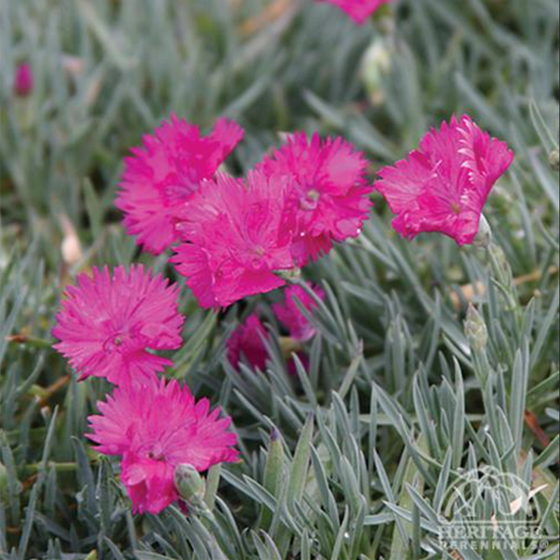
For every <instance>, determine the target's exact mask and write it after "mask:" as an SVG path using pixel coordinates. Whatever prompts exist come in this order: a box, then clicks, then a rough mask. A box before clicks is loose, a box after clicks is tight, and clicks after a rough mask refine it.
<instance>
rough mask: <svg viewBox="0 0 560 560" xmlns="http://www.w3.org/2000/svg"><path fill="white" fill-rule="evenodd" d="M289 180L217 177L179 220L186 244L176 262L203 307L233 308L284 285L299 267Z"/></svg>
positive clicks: (259, 175)
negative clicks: (285, 275) (286, 275)
mask: <svg viewBox="0 0 560 560" xmlns="http://www.w3.org/2000/svg"><path fill="white" fill-rule="evenodd" d="M289 187H290V182H289V180H288V179H286V178H282V177H272V178H267V177H265V176H264V175H263V174H262V173H258V172H252V173H250V174H249V178H248V181H247V182H245V181H243V180H241V179H233V178H231V177H227V176H225V175H218V178H217V180H216V181H205V182H203V183H202V185H201V187H200V189H199V191H198V192H197V193H196V194H195V196H194V197H193V198H192V200H191V201H190V202H189V204H188V205H186V206H185V207H184V211H183V212H181V213H180V215H179V220H180V221H179V223H178V225H177V231H178V232H179V234H180V236H181V238H182V239H183V240H184V241H185V242H186V243H183V244H181V245H179V246H178V247H176V248H175V252H176V255H175V256H174V257H173V258H172V259H171V261H172V262H173V263H175V265H176V266H177V270H178V271H179V272H180V273H181V274H182V275H184V276H185V277H186V278H187V285H188V286H189V287H190V288H191V289H192V291H193V293H194V295H195V296H196V297H197V299H198V301H199V303H200V305H202V306H203V307H205V308H210V307H228V306H229V305H232V304H233V303H235V302H236V301H239V300H241V299H243V298H245V297H248V296H252V295H256V294H265V293H267V292H271V291H272V290H275V289H277V288H279V287H281V286H283V285H284V284H285V280H283V279H282V278H281V277H280V276H279V275H278V274H277V273H278V272H280V271H287V270H291V269H292V268H293V267H294V260H293V257H292V241H293V237H294V229H295V226H294V223H293V222H294V218H293V213H292V212H290V211H289V208H288V204H287V195H288V192H289Z"/></svg>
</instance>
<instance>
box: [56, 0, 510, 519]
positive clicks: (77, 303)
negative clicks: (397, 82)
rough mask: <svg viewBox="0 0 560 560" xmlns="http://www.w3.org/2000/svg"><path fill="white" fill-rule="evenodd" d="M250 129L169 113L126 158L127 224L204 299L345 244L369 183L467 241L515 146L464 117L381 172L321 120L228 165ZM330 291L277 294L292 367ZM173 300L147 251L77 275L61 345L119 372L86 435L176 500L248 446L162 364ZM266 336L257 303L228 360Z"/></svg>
mask: <svg viewBox="0 0 560 560" xmlns="http://www.w3.org/2000/svg"><path fill="white" fill-rule="evenodd" d="M378 3H379V2H375V3H374V4H378ZM339 4H341V3H339ZM343 4H344V5H348V6H349V5H353V3H352V2H348V3H343ZM372 7H373V4H372ZM370 9H371V7H370ZM357 13H358V12H356V13H355V15H356V14H357ZM242 137H243V131H242V130H241V128H240V127H239V126H238V125H237V124H236V123H233V122H229V121H226V120H223V119H222V120H219V121H218V122H217V124H216V126H215V128H214V130H213V132H212V133H211V134H210V135H208V136H206V137H203V136H202V135H201V133H200V130H199V128H198V127H196V126H194V125H191V124H189V123H187V122H186V121H184V120H180V119H178V118H176V117H172V119H171V121H170V122H167V123H164V124H163V125H162V126H161V127H160V128H159V129H158V130H156V133H155V135H154V136H146V137H145V138H144V147H143V148H138V149H135V150H133V156H132V157H130V158H128V159H127V160H126V161H125V171H124V177H123V181H122V183H121V191H120V193H119V195H118V199H117V205H118V207H119V208H120V209H121V210H123V212H124V225H125V227H126V229H127V231H128V232H129V233H130V234H131V235H134V236H136V238H137V242H138V243H139V244H140V245H142V246H143V247H144V249H146V250H148V251H150V252H152V253H155V254H158V253H161V252H162V251H164V250H165V249H167V248H169V247H171V246H173V250H174V255H173V256H172V258H171V262H172V263H173V264H174V265H175V266H176V268H177V270H178V271H179V273H181V274H182V275H183V276H185V278H186V284H187V286H188V287H189V288H190V289H191V291H192V293H193V294H194V295H195V297H196V298H197V299H198V301H199V303H200V305H201V306H202V307H204V308H214V309H217V308H223V307H228V306H230V305H232V304H234V303H235V302H237V301H239V300H242V299H244V298H246V297H249V296H253V295H257V294H267V293H269V292H272V291H274V290H277V289H279V288H283V287H285V286H286V283H287V279H288V278H289V277H290V276H291V275H293V274H294V273H295V272H296V271H298V270H299V269H300V268H301V267H304V266H306V265H307V264H309V263H310V262H311V261H314V260H316V259H318V258H319V257H320V256H321V255H323V254H326V253H328V252H329V251H330V250H331V249H332V248H333V246H334V244H335V243H342V242H344V241H345V240H347V239H349V238H354V237H356V236H358V235H359V234H360V231H361V229H362V227H363V225H364V222H365V221H366V220H367V219H368V215H369V212H370V209H371V202H370V198H369V197H370V193H371V192H372V190H373V189H376V190H377V191H379V192H380V193H381V194H382V195H383V196H384V197H385V198H386V199H387V201H388V203H389V206H390V208H391V210H392V211H393V212H394V213H395V214H396V218H395V220H394V221H393V226H394V228H395V230H396V231H397V232H398V233H400V234H401V235H403V236H405V237H407V238H409V239H413V238H414V237H416V236H417V235H418V234H420V233H422V232H440V233H442V234H445V235H447V236H449V237H452V238H453V239H455V240H456V242H457V243H458V244H459V245H465V244H471V243H473V242H474V241H475V238H476V236H477V234H478V233H479V228H480V223H481V220H482V210H483V207H484V205H485V203H486V200H487V198H488V196H489V194H490V191H491V190H492V188H493V186H494V185H495V183H496V182H497V180H498V179H499V178H500V177H501V176H502V175H503V174H504V173H505V172H506V170H507V169H508V168H509V166H510V165H511V163H512V161H513V153H512V152H511V151H510V150H509V149H508V147H507V146H506V144H505V143H503V142H500V141H499V140H497V139H495V138H491V137H490V135H489V134H487V133H485V132H483V131H482V130H481V129H480V128H479V127H478V126H477V125H476V124H475V123H474V122H473V120H472V119H471V118H470V117H468V116H463V117H461V118H460V119H457V118H453V119H452V120H451V122H450V123H443V124H442V126H441V128H440V129H439V130H435V129H433V130H431V131H430V132H429V133H428V134H427V135H426V136H425V137H424V138H423V139H422V141H421V143H420V147H419V148H418V149H417V150H415V151H413V152H411V154H410V156H409V158H408V159H407V160H404V161H400V162H398V163H396V164H395V165H394V166H392V167H386V168H384V169H382V170H381V171H380V172H379V176H380V179H379V180H378V181H377V182H376V183H375V185H370V184H369V183H368V182H367V180H366V170H367V167H368V164H367V161H366V159H365V157H364V155H363V154H362V153H360V152H358V151H356V150H355V149H354V148H353V146H352V145H351V144H349V143H348V142H346V141H344V140H342V139H341V138H335V139H327V140H325V141H322V140H321V139H320V138H319V136H318V135H317V134H315V135H313V136H311V137H308V136H306V135H305V134H303V133H295V134H293V135H291V136H289V137H288V138H287V141H286V142H285V144H284V145H283V146H282V147H281V148H279V149H278V150H276V151H273V152H271V153H269V154H267V155H266V156H265V157H264V159H263V160H262V161H261V162H260V163H259V164H258V165H257V166H256V168H255V169H254V170H253V171H251V172H249V173H248V175H247V177H246V179H239V178H233V177H230V176H229V175H226V174H225V173H220V172H218V168H219V167H220V165H221V164H222V163H223V161H224V159H225V158H226V157H227V156H228V154H229V153H230V152H231V151H232V150H233V149H234V147H235V146H236V145H237V143H238V142H239V141H240V140H241V138H242ZM324 298H325V293H324V292H323V290H321V289H320V288H318V287H316V286H313V285H312V284H308V285H307V286H305V285H303V284H297V285H291V286H288V287H287V288H286V289H285V292H284V300H283V301H281V302H280V303H276V304H274V305H273V306H272V309H273V311H274V314H275V316H276V319H277V321H278V323H279V324H280V325H281V328H282V329H283V330H284V331H285V332H284V334H285V335H286V336H283V337H281V339H280V341H279V342H280V346H281V348H282V349H283V350H284V351H285V352H284V353H285V356H286V358H288V370H289V371H291V372H295V369H296V368H295V364H294V360H293V359H292V356H293V354H294V353H296V354H297V355H298V357H299V358H300V359H301V361H302V362H303V363H304V364H305V363H306V361H307V357H306V355H305V353H304V345H305V343H306V342H308V341H310V340H311V339H312V338H313V337H314V336H315V334H316V331H315V328H314V326H313V324H312V323H311V321H310V315H312V314H313V312H314V311H315V310H316V308H317V307H318V306H319V305H320V304H321V301H322V300H323V299H324ZM177 299H178V288H177V286H175V285H171V284H169V282H168V281H167V280H165V279H164V278H163V277H162V276H161V275H159V274H154V273H152V272H151V271H150V270H146V269H144V267H143V266H141V265H133V266H131V267H130V268H129V269H128V270H127V269H126V268H125V267H124V266H118V267H116V268H115V269H114V270H113V271H112V272H111V271H110V270H109V269H108V268H107V267H105V268H103V269H101V270H99V269H93V271H92V275H91V276H89V275H87V274H80V275H79V276H78V278H77V283H76V285H75V286H69V287H68V288H67V290H66V293H65V299H64V301H63V303H62V306H61V310H60V312H59V313H58V315H57V324H56V326H55V328H54V329H53V335H54V336H55V337H56V338H57V339H59V342H58V343H57V344H55V348H56V349H57V350H58V351H59V352H60V353H61V354H62V355H63V356H65V357H66V358H67V359H68V361H69V363H70V365H71V366H72V367H73V368H74V369H75V370H76V372H77V373H78V374H79V375H80V380H83V379H86V378H88V377H90V376H95V377H101V378H105V379H106V380H107V381H109V382H110V383H112V384H114V385H115V386H116V387H115V389H114V391H113V393H112V394H111V395H110V396H109V397H108V398H107V400H106V401H105V402H100V403H99V405H98V407H99V412H100V414H98V415H94V416H91V417H90V419H89V421H90V426H91V429H92V430H93V432H92V433H91V434H89V435H88V437H89V438H91V439H92V440H93V441H94V442H95V443H96V444H97V450H98V451H99V452H100V453H104V454H106V455H118V456H121V457H122V462H121V480H122V482H123V484H124V485H125V487H126V488H127V491H128V494H129V496H130V498H131V500H132V502H133V505H134V509H135V511H136V512H139V513H142V512H150V513H158V512H160V511H161V510H162V509H164V508H165V507H167V506H168V505H169V504H171V503H173V502H175V501H176V500H177V499H178V497H179V494H178V489H177V486H176V473H177V472H179V473H180V472H183V471H185V472H191V471H193V470H194V471H199V472H200V471H205V470H207V469H208V468H209V467H211V466H212V465H215V464H217V463H221V462H232V461H236V460H237V457H238V452H237V451H236V450H235V445H236V442H237V438H236V436H235V434H234V433H233V432H231V431H230V430H229V426H230V423H231V420H230V419H229V418H227V417H221V416H220V411H219V409H215V410H213V411H210V404H209V402H208V401H207V400H206V399H203V400H201V401H199V402H196V401H195V399H194V397H193V396H192V394H191V393H190V391H189V389H188V388H187V387H185V386H183V387H181V386H180V385H179V384H178V383H177V382H176V381H171V382H167V381H166V380H165V379H164V378H161V379H160V378H159V377H158V374H159V373H162V372H163V371H164V370H165V368H166V367H167V366H171V365H172V364H173V363H172V361H171V360H170V359H169V358H167V357H165V356H161V355H159V353H160V352H162V351H170V350H176V349H178V348H179V347H180V346H181V344H182V337H181V330H182V326H183V322H184V317H183V316H182V315H180V313H179V310H178V301H177ZM270 337H271V335H270V333H269V332H268V331H267V329H266V328H265V326H264V325H263V323H262V322H261V319H260V318H259V315H258V314H257V313H255V314H253V315H250V316H249V317H248V318H247V319H246V321H245V322H244V323H243V324H242V325H240V326H239V327H238V328H237V329H236V330H235V332H234V333H233V335H232V336H231V337H230V339H229V340H228V343H227V351H228V358H229V361H230V363H231V365H232V366H233V367H234V368H236V369H239V367H240V365H241V364H242V363H244V362H245V363H247V364H248V365H250V366H252V367H253V368H255V369H260V370H264V369H265V368H266V361H267V357H268V345H269V343H270V342H271V338H270ZM194 471H193V472H194ZM179 478H180V477H179Z"/></svg>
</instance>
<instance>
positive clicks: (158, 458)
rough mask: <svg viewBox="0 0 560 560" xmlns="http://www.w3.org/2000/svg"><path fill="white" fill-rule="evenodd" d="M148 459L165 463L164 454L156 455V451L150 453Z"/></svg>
mask: <svg viewBox="0 0 560 560" xmlns="http://www.w3.org/2000/svg"><path fill="white" fill-rule="evenodd" d="M148 459H151V460H152V461H165V457H164V455H163V453H156V452H155V451H148Z"/></svg>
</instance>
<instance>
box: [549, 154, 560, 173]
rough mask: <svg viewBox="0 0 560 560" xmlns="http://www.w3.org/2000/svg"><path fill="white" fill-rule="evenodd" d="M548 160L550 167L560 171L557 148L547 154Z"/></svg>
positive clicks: (559, 157) (559, 156) (559, 158)
mask: <svg viewBox="0 0 560 560" xmlns="http://www.w3.org/2000/svg"><path fill="white" fill-rule="evenodd" d="M548 161H549V163H550V167H552V169H554V171H560V152H559V151H558V150H554V151H553V152H551V154H550V155H549V156H548Z"/></svg>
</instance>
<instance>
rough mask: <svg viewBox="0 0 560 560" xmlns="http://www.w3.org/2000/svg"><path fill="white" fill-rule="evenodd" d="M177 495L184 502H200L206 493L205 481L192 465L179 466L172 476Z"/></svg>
mask: <svg viewBox="0 0 560 560" xmlns="http://www.w3.org/2000/svg"><path fill="white" fill-rule="evenodd" d="M174 482H175V488H176V489H177V493H178V494H179V496H181V498H183V499H184V500H185V501H186V502H191V503H193V502H194V503H197V502H200V501H202V499H203V498H204V493H205V491H206V481H205V480H204V478H202V476H200V473H199V472H198V471H197V470H196V469H195V468H194V467H193V466H192V465H187V464H183V465H179V466H178V467H177V468H176V469H175V474H174Z"/></svg>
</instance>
